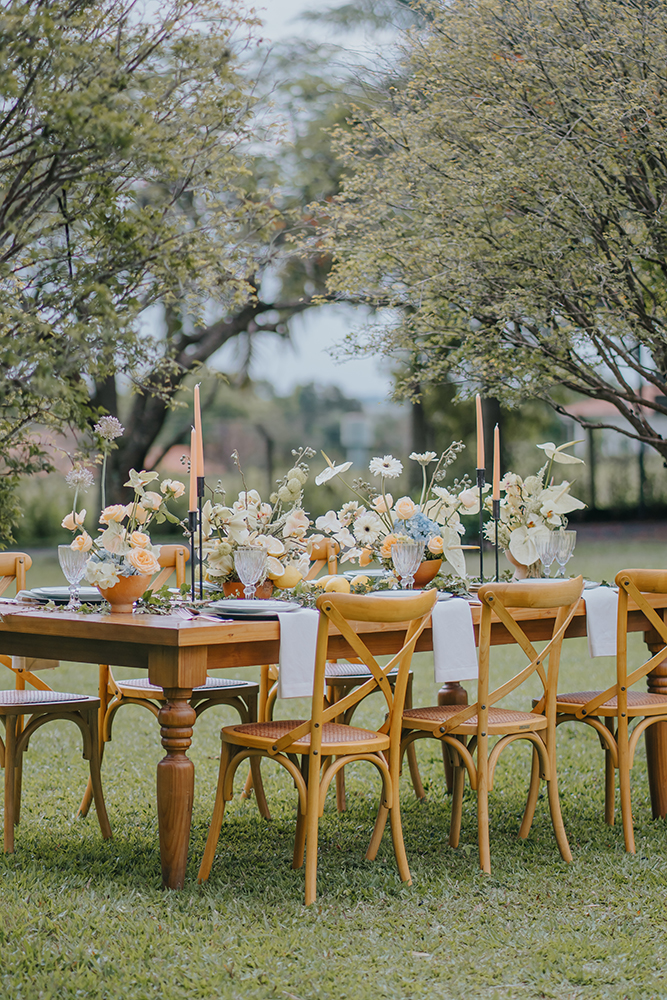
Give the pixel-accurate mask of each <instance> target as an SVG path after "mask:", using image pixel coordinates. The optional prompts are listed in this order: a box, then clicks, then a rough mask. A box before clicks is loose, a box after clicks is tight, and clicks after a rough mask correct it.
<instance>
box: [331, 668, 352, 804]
mask: <svg viewBox="0 0 667 1000" xmlns="http://www.w3.org/2000/svg"><path fill="white" fill-rule="evenodd" d="M347 692H348V689H347V688H343V691H342V695H343V697H345V695H346V694H347ZM327 695H328V698H329V702H330V704H331V705H334V704H335V703H336V702H337V701H340V698H339V697H338V688H337V687H336V686H335V685H334V686H330V687H329V690H328V691H327ZM333 721H334V722H336V723H341V722H345V719H344V718H343V717H342V716H341V715H337V716H336V717H335V718H334V720H333ZM348 724H349V723H348ZM334 780H335V782H336V809H337V810H338V812H345V810H346V809H347V802H346V799H345V768H344V767H341V769H340V771H337V772H336V777H335V779H334Z"/></svg>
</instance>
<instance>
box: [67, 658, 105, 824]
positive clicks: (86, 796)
mask: <svg viewBox="0 0 667 1000" xmlns="http://www.w3.org/2000/svg"><path fill="white" fill-rule="evenodd" d="M97 687H98V697H99V699H100V708H99V713H98V722H97V733H98V737H97V739H98V745H99V748H100V767H101V766H102V758H103V757H104V722H105V720H106V714H107V708H108V707H109V702H110V701H111V699H110V697H109V666H108V664H106V663H100V665H99V672H98V684H97ZM92 802H93V783H92V781H91V779H90V778H88V782H87V784H86V790H85V792H84V793H83V798H82V799H81V804H80V805H79V808H78V809H77V811H76V815H77V817H78V818H79V819H84V818H85V817H86V816H87V815H88V811H89V809H90V807H91V805H92Z"/></svg>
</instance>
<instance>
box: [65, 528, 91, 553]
mask: <svg viewBox="0 0 667 1000" xmlns="http://www.w3.org/2000/svg"><path fill="white" fill-rule="evenodd" d="M92 545H93V540H92V538H91V537H90V535H89V534H88V532H87V531H84V532H82V533H81V534H80V535H77V537H76V538H75V539H74V541H73V542H72V544H71V545H70V548H71V549H74V551H75V552H90V550H91V548H92Z"/></svg>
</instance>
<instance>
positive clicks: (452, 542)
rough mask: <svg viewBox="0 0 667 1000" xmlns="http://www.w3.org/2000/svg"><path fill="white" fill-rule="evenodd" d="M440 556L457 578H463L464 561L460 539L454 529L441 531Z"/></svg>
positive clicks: (464, 573)
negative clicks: (441, 555)
mask: <svg viewBox="0 0 667 1000" xmlns="http://www.w3.org/2000/svg"><path fill="white" fill-rule="evenodd" d="M441 534H442V554H443V556H444V557H445V559H446V560H447V562H448V563H449V565H450V566H451V567H452V569H453V570H454V572H455V573H456V575H457V576H460V577H465V575H466V560H465V556H464V554H463V549H462V548H461V538H460V536H459V533H458V531H457V530H456V528H450V527H449V526H448V527H446V528H443V529H442V532H441Z"/></svg>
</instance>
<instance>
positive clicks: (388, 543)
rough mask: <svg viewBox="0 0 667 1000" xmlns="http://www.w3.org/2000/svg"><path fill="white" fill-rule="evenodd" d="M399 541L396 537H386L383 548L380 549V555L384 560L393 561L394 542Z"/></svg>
mask: <svg viewBox="0 0 667 1000" xmlns="http://www.w3.org/2000/svg"><path fill="white" fill-rule="evenodd" d="M397 541H398V539H397V537H396V535H386V536H385V539H384V541H383V543H382V548H381V549H380V555H381V556H382V558H383V559H391V547H392V545H393V544H394V542H397Z"/></svg>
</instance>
